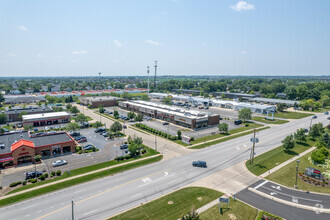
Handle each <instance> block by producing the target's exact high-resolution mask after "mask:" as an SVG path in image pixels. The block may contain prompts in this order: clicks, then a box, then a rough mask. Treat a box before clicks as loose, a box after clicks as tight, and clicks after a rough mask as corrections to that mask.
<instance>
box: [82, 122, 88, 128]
mask: <svg viewBox="0 0 330 220" xmlns="http://www.w3.org/2000/svg"><path fill="white" fill-rule="evenodd" d="M80 127H81V128H88V127H89V123H88V122H83V123H81V125H80Z"/></svg>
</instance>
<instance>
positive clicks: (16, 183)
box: [9, 181, 22, 187]
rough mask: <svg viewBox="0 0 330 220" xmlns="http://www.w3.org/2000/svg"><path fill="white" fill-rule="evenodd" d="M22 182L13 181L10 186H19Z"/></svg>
mask: <svg viewBox="0 0 330 220" xmlns="http://www.w3.org/2000/svg"><path fill="white" fill-rule="evenodd" d="M21 183H22V182H21V181H18V182H13V183H11V184H10V185H9V186H10V187H15V186H17V185H19V184H21Z"/></svg>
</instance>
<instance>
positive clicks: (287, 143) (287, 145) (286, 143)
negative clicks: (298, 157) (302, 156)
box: [282, 134, 294, 152]
mask: <svg viewBox="0 0 330 220" xmlns="http://www.w3.org/2000/svg"><path fill="white" fill-rule="evenodd" d="M282 144H283V145H282V146H283V148H284V151H285V152H289V151H290V150H291V149H293V148H294V140H293V135H292V134H291V135H289V136H287V137H286V138H284V140H283V141H282Z"/></svg>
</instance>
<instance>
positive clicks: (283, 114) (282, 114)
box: [274, 111, 314, 119]
mask: <svg viewBox="0 0 330 220" xmlns="http://www.w3.org/2000/svg"><path fill="white" fill-rule="evenodd" d="M312 115H314V114H310V113H302V112H289V111H283V112H276V113H275V114H274V117H276V118H285V119H301V118H305V117H308V116H312Z"/></svg>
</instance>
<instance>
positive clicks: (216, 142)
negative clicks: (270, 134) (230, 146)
mask: <svg viewBox="0 0 330 220" xmlns="http://www.w3.org/2000/svg"><path fill="white" fill-rule="evenodd" d="M268 128H270V127H262V128H259V129H256V131H257V132H258V131H262V130H265V129H268ZM252 133H253V129H250V130H249V131H246V132H241V133H237V134H236V135H230V136H226V137H222V138H218V139H217V140H214V141H209V142H205V143H203V144H199V145H195V146H192V147H190V149H201V148H204V147H209V146H212V145H215V144H219V143H222V142H225V141H228V140H231V139H235V138H238V137H242V136H245V135H248V134H252Z"/></svg>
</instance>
